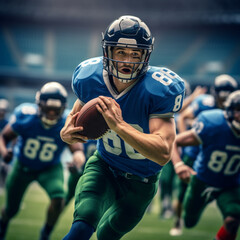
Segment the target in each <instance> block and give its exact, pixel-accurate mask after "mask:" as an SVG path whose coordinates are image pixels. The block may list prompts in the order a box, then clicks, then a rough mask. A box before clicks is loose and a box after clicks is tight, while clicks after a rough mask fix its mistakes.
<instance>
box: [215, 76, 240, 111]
mask: <svg viewBox="0 0 240 240" xmlns="http://www.w3.org/2000/svg"><path fill="white" fill-rule="evenodd" d="M237 88H238V83H237V81H236V80H235V79H234V78H233V77H231V76H230V75H227V74H222V75H219V76H217V77H216V78H215V81H214V89H213V95H214V97H215V99H216V104H217V106H218V107H219V108H221V109H223V108H224V102H225V101H226V99H227V97H228V95H229V94H230V93H231V92H233V91H235V90H237Z"/></svg>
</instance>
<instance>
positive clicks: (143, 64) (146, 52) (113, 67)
mask: <svg viewBox="0 0 240 240" xmlns="http://www.w3.org/2000/svg"><path fill="white" fill-rule="evenodd" d="M116 46H119V47H123V48H132V49H138V50H142V56H141V61H140V62H125V61H118V60H115V59H113V48H114V47H116ZM151 52H152V49H146V48H144V47H142V48H141V47H136V45H134V44H117V45H116V43H114V44H111V43H105V46H104V63H105V64H104V65H105V70H107V72H108V73H109V74H110V75H112V76H114V77H116V78H118V79H119V81H121V82H122V83H128V82H130V81H132V80H134V79H138V78H141V77H142V76H143V75H144V74H145V73H146V71H147V69H148V65H149V62H148V60H149V57H150V54H151ZM119 63H124V64H126V65H131V71H130V72H129V73H127V72H126V74H124V73H121V72H120V71H119V67H118V66H119ZM128 68H129V67H128Z"/></svg>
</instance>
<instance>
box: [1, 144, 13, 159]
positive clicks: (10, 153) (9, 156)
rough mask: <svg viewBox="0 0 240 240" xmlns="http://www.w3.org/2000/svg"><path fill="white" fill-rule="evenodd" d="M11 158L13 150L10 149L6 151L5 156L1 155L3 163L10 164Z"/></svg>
mask: <svg viewBox="0 0 240 240" xmlns="http://www.w3.org/2000/svg"><path fill="white" fill-rule="evenodd" d="M12 157H13V150H12V149H11V148H10V149H8V150H7V152H6V154H4V155H2V158H3V161H4V162H5V163H10V162H11V161H12Z"/></svg>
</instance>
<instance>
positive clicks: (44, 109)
mask: <svg viewBox="0 0 240 240" xmlns="http://www.w3.org/2000/svg"><path fill="white" fill-rule="evenodd" d="M36 103H37V104H38V106H39V109H38V110H39V117H40V119H41V121H42V122H43V124H45V125H46V126H49V127H51V126H53V125H55V124H56V123H57V122H58V120H59V119H60V118H61V117H62V114H63V111H64V109H65V108H66V105H67V91H66V89H65V88H64V87H63V86H62V85H61V84H60V83H58V82H49V83H46V84H45V85H44V86H43V87H42V88H41V90H40V91H38V92H37V93H36Z"/></svg>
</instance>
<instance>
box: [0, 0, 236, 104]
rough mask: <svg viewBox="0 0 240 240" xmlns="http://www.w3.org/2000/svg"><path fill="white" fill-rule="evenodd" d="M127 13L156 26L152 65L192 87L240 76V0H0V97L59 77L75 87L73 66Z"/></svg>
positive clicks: (96, 49)
mask: <svg viewBox="0 0 240 240" xmlns="http://www.w3.org/2000/svg"><path fill="white" fill-rule="evenodd" d="M126 6H127V8H126ZM146 9H148V10H147V11H146ZM126 11H127V12H128V13H131V14H133V15H137V16H139V17H140V18H142V19H143V20H144V21H146V22H147V23H148V25H149V26H151V29H152V32H153V35H154V37H155V39H156V41H155V50H154V52H153V54H152V57H151V60H150V63H151V64H152V65H158V66H166V67H169V68H171V69H172V70H174V71H176V72H177V73H178V74H179V75H181V76H182V77H183V78H185V79H188V81H189V82H190V83H191V85H192V86H194V85H197V84H202V85H211V84H212V83H213V78H214V76H216V75H218V74H221V73H228V74H230V75H233V76H234V77H235V78H236V79H237V80H238V81H240V70H239V66H240V41H239V40H240V31H239V30H240V28H239V26H240V24H239V21H238V16H239V13H240V3H239V1H237V0H232V1H227V0H221V1H218V0H212V1H208V0H202V1H195V0H177V1H176V0H169V1H164V0H149V1H147V2H146V1H143V0H133V1H130V2H129V1H127V0H123V1H122V2H121V4H120V6H119V8H117V9H116V8H114V6H113V3H112V1H110V0H104V4H103V2H102V1H101V3H100V2H99V1H97V0H83V1H76V0H69V1H66V0H42V1H34V0H27V1H25V4H22V1H19V0H8V1H1V2H0V22H1V24H0V52H1V56H0V95H1V94H2V92H4V90H3V89H4V87H6V88H11V89H13V91H15V89H18V88H22V87H23V86H24V88H26V89H30V90H31V89H32V91H33V92H35V90H36V89H37V88H38V87H39V86H40V85H42V84H43V83H44V82H47V81H53V80H54V81H59V82H61V83H62V84H63V85H64V86H65V87H66V88H67V89H68V90H69V92H71V76H72V72H73V70H74V68H75V67H76V66H77V65H78V64H79V63H80V62H81V61H83V60H84V59H87V58H89V57H93V56H99V55H102V49H101V32H102V31H104V29H105V27H106V24H107V23H109V22H111V20H112V19H113V18H116V16H120V15H123V14H126ZM21 91H22V90H21ZM21 94H23V93H22V92H21ZM28 94H29V93H28V90H27V92H26V95H28ZM23 95H24V94H23ZM14 101H15V102H16V103H18V102H21V99H19V98H18V99H17V98H16V100H14ZM14 104H15V103H14Z"/></svg>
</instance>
